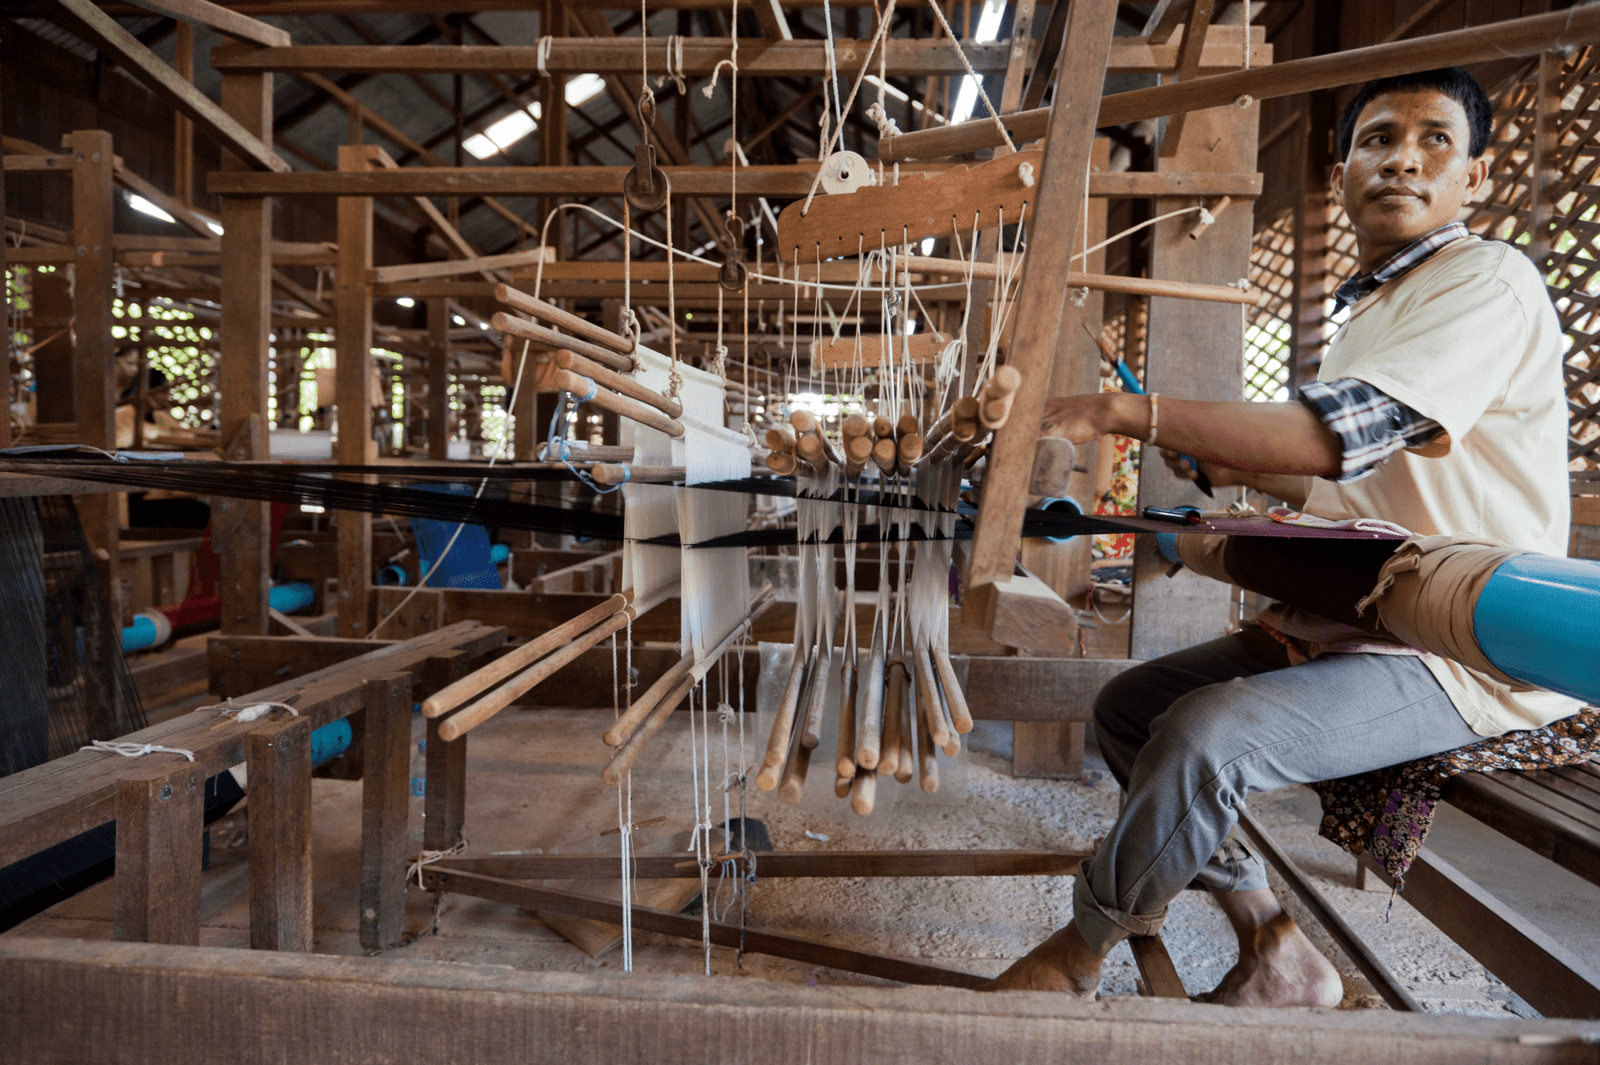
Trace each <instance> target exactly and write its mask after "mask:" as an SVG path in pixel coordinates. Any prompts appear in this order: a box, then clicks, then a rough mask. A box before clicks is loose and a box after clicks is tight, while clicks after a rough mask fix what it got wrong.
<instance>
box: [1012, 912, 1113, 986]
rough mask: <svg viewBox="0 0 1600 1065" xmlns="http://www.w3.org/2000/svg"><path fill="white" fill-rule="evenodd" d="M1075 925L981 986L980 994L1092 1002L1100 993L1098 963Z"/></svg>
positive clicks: (1034, 949)
mask: <svg viewBox="0 0 1600 1065" xmlns="http://www.w3.org/2000/svg"><path fill="white" fill-rule="evenodd" d="M1104 960H1105V959H1104V958H1102V957H1100V956H1099V955H1098V954H1096V953H1095V952H1094V951H1092V950H1090V949H1089V944H1087V943H1085V942H1084V941H1083V936H1082V935H1081V934H1080V933H1079V932H1078V927H1077V925H1075V924H1068V925H1067V927H1065V928H1063V929H1061V931H1059V932H1057V933H1056V934H1055V935H1053V936H1051V937H1050V938H1049V939H1047V940H1045V941H1044V942H1043V943H1040V944H1039V945H1038V946H1037V947H1034V948H1033V949H1032V950H1030V951H1029V952H1028V953H1027V954H1026V955H1025V956H1024V957H1022V958H1019V959H1018V960H1017V961H1016V962H1015V963H1014V964H1013V965H1012V966H1011V968H1009V969H1007V970H1006V971H1005V972H1003V973H1001V974H1000V975H999V976H997V977H995V978H994V979H993V980H991V981H989V982H988V983H987V984H985V985H983V988H982V990H984V991H1059V992H1061V993H1063V994H1066V995H1070V996H1072V997H1073V998H1076V999H1081V1000H1082V1001H1084V1002H1093V1001H1094V996H1095V992H1096V991H1098V990H1100V963H1101V962H1103V961H1104Z"/></svg>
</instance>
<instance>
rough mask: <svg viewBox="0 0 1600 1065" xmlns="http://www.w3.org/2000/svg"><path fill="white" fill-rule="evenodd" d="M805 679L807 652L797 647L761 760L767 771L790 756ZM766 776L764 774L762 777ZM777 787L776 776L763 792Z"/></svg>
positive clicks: (779, 764)
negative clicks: (765, 751) (790, 743)
mask: <svg viewBox="0 0 1600 1065" xmlns="http://www.w3.org/2000/svg"><path fill="white" fill-rule="evenodd" d="M805 678H806V651H805V648H803V647H799V646H796V647H795V649H794V663H793V664H792V665H790V667H789V679H788V681H786V682H785V683H784V686H783V696H782V698H780V699H779V700H778V713H777V715H776V716H775V717H774V718H773V721H772V734H771V735H770V736H768V737H767V753H766V754H765V755H764V756H763V757H762V759H761V764H762V766H763V767H764V768H766V769H771V768H773V767H775V766H781V765H782V764H783V760H784V758H786V757H787V756H788V754H789V739H790V737H791V736H792V735H793V734H794V719H795V714H796V711H797V710H798V708H799V705H800V689H801V687H802V685H803V683H804V681H805ZM765 775H766V774H765V773H764V772H763V774H762V776H765ZM777 785H778V779H777V777H776V776H774V777H773V778H772V783H771V784H769V785H767V786H766V787H764V788H761V790H762V791H771V790H772V789H773V788H775V787H777ZM758 786H759V782H758Z"/></svg>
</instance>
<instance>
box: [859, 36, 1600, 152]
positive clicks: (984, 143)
mask: <svg viewBox="0 0 1600 1065" xmlns="http://www.w3.org/2000/svg"><path fill="white" fill-rule="evenodd" d="M1218 28H1219V29H1221V28H1222V27H1218ZM1596 41H1600V9H1596V8H1572V9H1570V10H1569V9H1563V10H1561V11H1553V12H1550V13H1549V14H1545V15H1529V16H1527V17H1526V18H1519V19H1508V20H1506V21H1504V22H1491V23H1488V24H1486V25H1482V26H1470V27H1468V28H1466V29H1461V30H1451V31H1449V32H1447V33H1435V34H1430V35H1429V36H1427V37H1417V38H1415V39H1412V40H1407V41H1394V42H1391V43H1388V44H1375V45H1370V46H1368V47H1366V48H1352V49H1349V50H1347V51H1343V52H1333V53H1330V54H1328V55H1319V56H1312V57H1310V58H1307V59H1293V60H1290V61H1289V62H1287V63H1276V64H1273V65H1270V66H1253V67H1251V69H1249V70H1238V71H1234V72H1232V73H1228V74H1213V75H1211V76H1209V77H1202V78H1196V79H1194V80H1193V81H1191V82H1188V83H1187V84H1184V83H1175V84H1172V85H1158V86H1156V87H1154V88H1149V89H1134V90H1133V91H1131V92H1120V93H1116V94H1114V95H1111V96H1107V97H1106V98H1105V99H1104V100H1102V101H1101V104H1100V116H1099V118H1098V120H1097V121H1096V126H1097V127H1098V128H1104V127H1106V126H1120V125H1122V124H1124V123H1127V122H1138V121H1140V120H1142V119H1146V118H1160V117H1161V116H1163V115H1174V114H1178V113H1179V112H1183V111H1201V110H1204V109H1206V108H1209V107H1222V106H1224V105H1227V104H1232V103H1234V102H1235V101H1237V100H1239V99H1240V98H1241V97H1245V96H1248V97H1250V98H1252V99H1254V100H1258V101H1259V100H1268V99H1273V98H1276V97H1280V96H1294V95H1296V94H1298V93H1305V92H1315V91H1317V90H1319V89H1337V88H1339V87H1341V86H1344V85H1354V84H1356V83H1357V82H1364V81H1371V80H1373V79H1375V78H1387V77H1392V76H1394V75H1396V74H1405V73H1409V72H1411V71H1414V70H1429V69H1432V68H1434V67H1443V66H1451V65H1462V66H1467V65H1471V64H1473V63H1487V62H1491V61H1493V60H1497V59H1514V58H1518V57H1522V56H1532V55H1538V54H1539V53H1540V52H1546V51H1557V50H1560V49H1565V48H1573V47H1582V46H1583V45H1586V44H1592V43H1594V42H1596ZM1255 52H1256V53H1257V54H1259V53H1260V49H1259V48H1257V49H1255ZM1201 65H1202V67H1203V66H1205V65H1206V64H1205V60H1204V59H1202V64H1201ZM1048 118H1049V116H1048V114H1047V113H1046V112H1045V111H1043V110H1036V111H1018V112H1016V113H1014V114H1011V115H1002V116H1001V119H1002V121H1003V122H1004V123H1005V126H1006V129H1008V130H1010V131H1011V135H1012V137H1013V138H1016V139H1020V140H1033V139H1035V138H1037V137H1039V136H1042V135H1043V134H1044V131H1045V126H1046V124H1047V122H1048ZM999 143H1001V141H1000V138H999V136H998V134H997V133H996V131H995V128H994V123H993V122H990V121H989V120H987V119H982V120H975V121H971V122H960V123H956V124H955V125H951V126H942V127H939V128H936V129H928V130H918V131H916V132H914V133H903V134H901V135H900V136H898V137H887V138H885V139H884V141H883V142H882V143H881V144H880V145H879V149H878V157H879V159H881V160H882V161H884V162H886V163H887V162H901V163H903V162H910V161H911V160H914V159H940V158H945V157H948V156H952V155H961V154H964V153H967V152H975V151H981V150H983V149H984V148H992V147H994V146H995V145H996V144H999Z"/></svg>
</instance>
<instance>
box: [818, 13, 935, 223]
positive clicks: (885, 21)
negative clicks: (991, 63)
mask: <svg viewBox="0 0 1600 1065" xmlns="http://www.w3.org/2000/svg"><path fill="white" fill-rule="evenodd" d="M894 5H895V0H889V4H888V6H887V7H886V8H884V12H883V18H882V19H880V20H879V22H878V32H877V33H874V34H873V35H872V41H871V43H870V44H868V45H867V54H866V56H865V57H864V58H863V59H862V60H861V72H860V73H858V74H857V75H856V80H855V83H854V84H852V85H851V86H850V98H849V99H848V100H846V101H845V102H844V106H843V107H841V108H840V109H839V114H840V115H845V114H848V113H849V111H850V108H851V106H852V105H853V104H854V103H855V102H856V93H858V92H860V91H861V83H862V81H863V80H865V78H866V76H867V71H868V70H869V69H870V68H871V66H872V55H873V53H874V52H876V51H877V50H878V45H879V44H881V43H882V42H883V37H884V34H885V33H887V32H888V30H889V25H890V24H891V23H892V22H893V21H894ZM933 7H934V9H935V10H938V7H939V5H938V4H934V5H933ZM939 17H940V18H943V17H944V16H943V15H940V16H939ZM964 59H965V57H963V60H964ZM843 133H844V122H842V121H841V122H840V123H839V125H838V128H837V129H835V130H834V131H833V136H832V137H830V138H828V147H827V148H826V149H825V150H824V151H823V152H822V154H821V156H820V158H822V159H824V160H826V159H827V158H828V156H830V155H832V154H833V149H834V146H835V145H837V144H838V143H839V137H840V135H841V134H843ZM821 186H822V168H821V167H818V168H817V173H816V176H815V177H813V178H812V179H811V191H810V192H808V193H806V202H805V205H804V206H803V207H801V208H800V216H801V217H802V218H804V217H805V216H806V214H807V213H808V212H810V210H811V201H812V200H814V199H816V197H817V189H818V188H820V187H821Z"/></svg>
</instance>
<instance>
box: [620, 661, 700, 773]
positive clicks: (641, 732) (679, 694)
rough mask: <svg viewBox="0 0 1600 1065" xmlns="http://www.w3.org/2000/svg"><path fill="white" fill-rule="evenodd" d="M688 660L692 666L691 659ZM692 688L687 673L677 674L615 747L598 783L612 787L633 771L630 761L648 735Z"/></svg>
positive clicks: (641, 748)
mask: <svg viewBox="0 0 1600 1065" xmlns="http://www.w3.org/2000/svg"><path fill="white" fill-rule="evenodd" d="M690 657H691V664H692V658H693V656H690ZM694 685H695V680H694V677H693V676H691V675H689V674H688V672H687V671H685V672H684V673H683V674H680V675H679V677H678V679H677V681H675V682H674V683H673V685H672V690H671V691H669V692H667V694H666V696H665V698H663V699H662V700H661V701H660V702H658V703H655V704H653V705H652V706H651V707H650V709H649V711H648V712H647V714H646V716H645V719H644V722H643V723H642V724H641V725H640V726H639V727H638V728H636V729H634V730H633V732H632V733H631V734H630V735H629V736H628V738H627V741H626V742H625V743H623V744H622V746H621V747H619V748H617V752H616V753H615V754H613V755H612V756H611V761H609V762H607V763H606V765H605V768H603V769H601V770H600V780H601V781H602V782H603V783H605V784H607V785H614V784H616V782H617V781H619V780H621V779H622V777H623V775H624V774H625V773H627V772H628V770H629V769H632V768H633V763H634V759H636V758H638V757H639V752H640V751H642V750H644V745H645V744H646V743H647V742H649V740H650V737H651V736H654V735H655V734H656V733H657V732H659V731H661V726H662V725H665V724H666V723H667V719H668V718H669V717H671V716H672V712H673V711H674V710H676V709H677V708H678V704H680V703H682V702H683V700H684V699H685V698H686V697H687V696H688V694H689V692H691V691H692V690H694Z"/></svg>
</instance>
